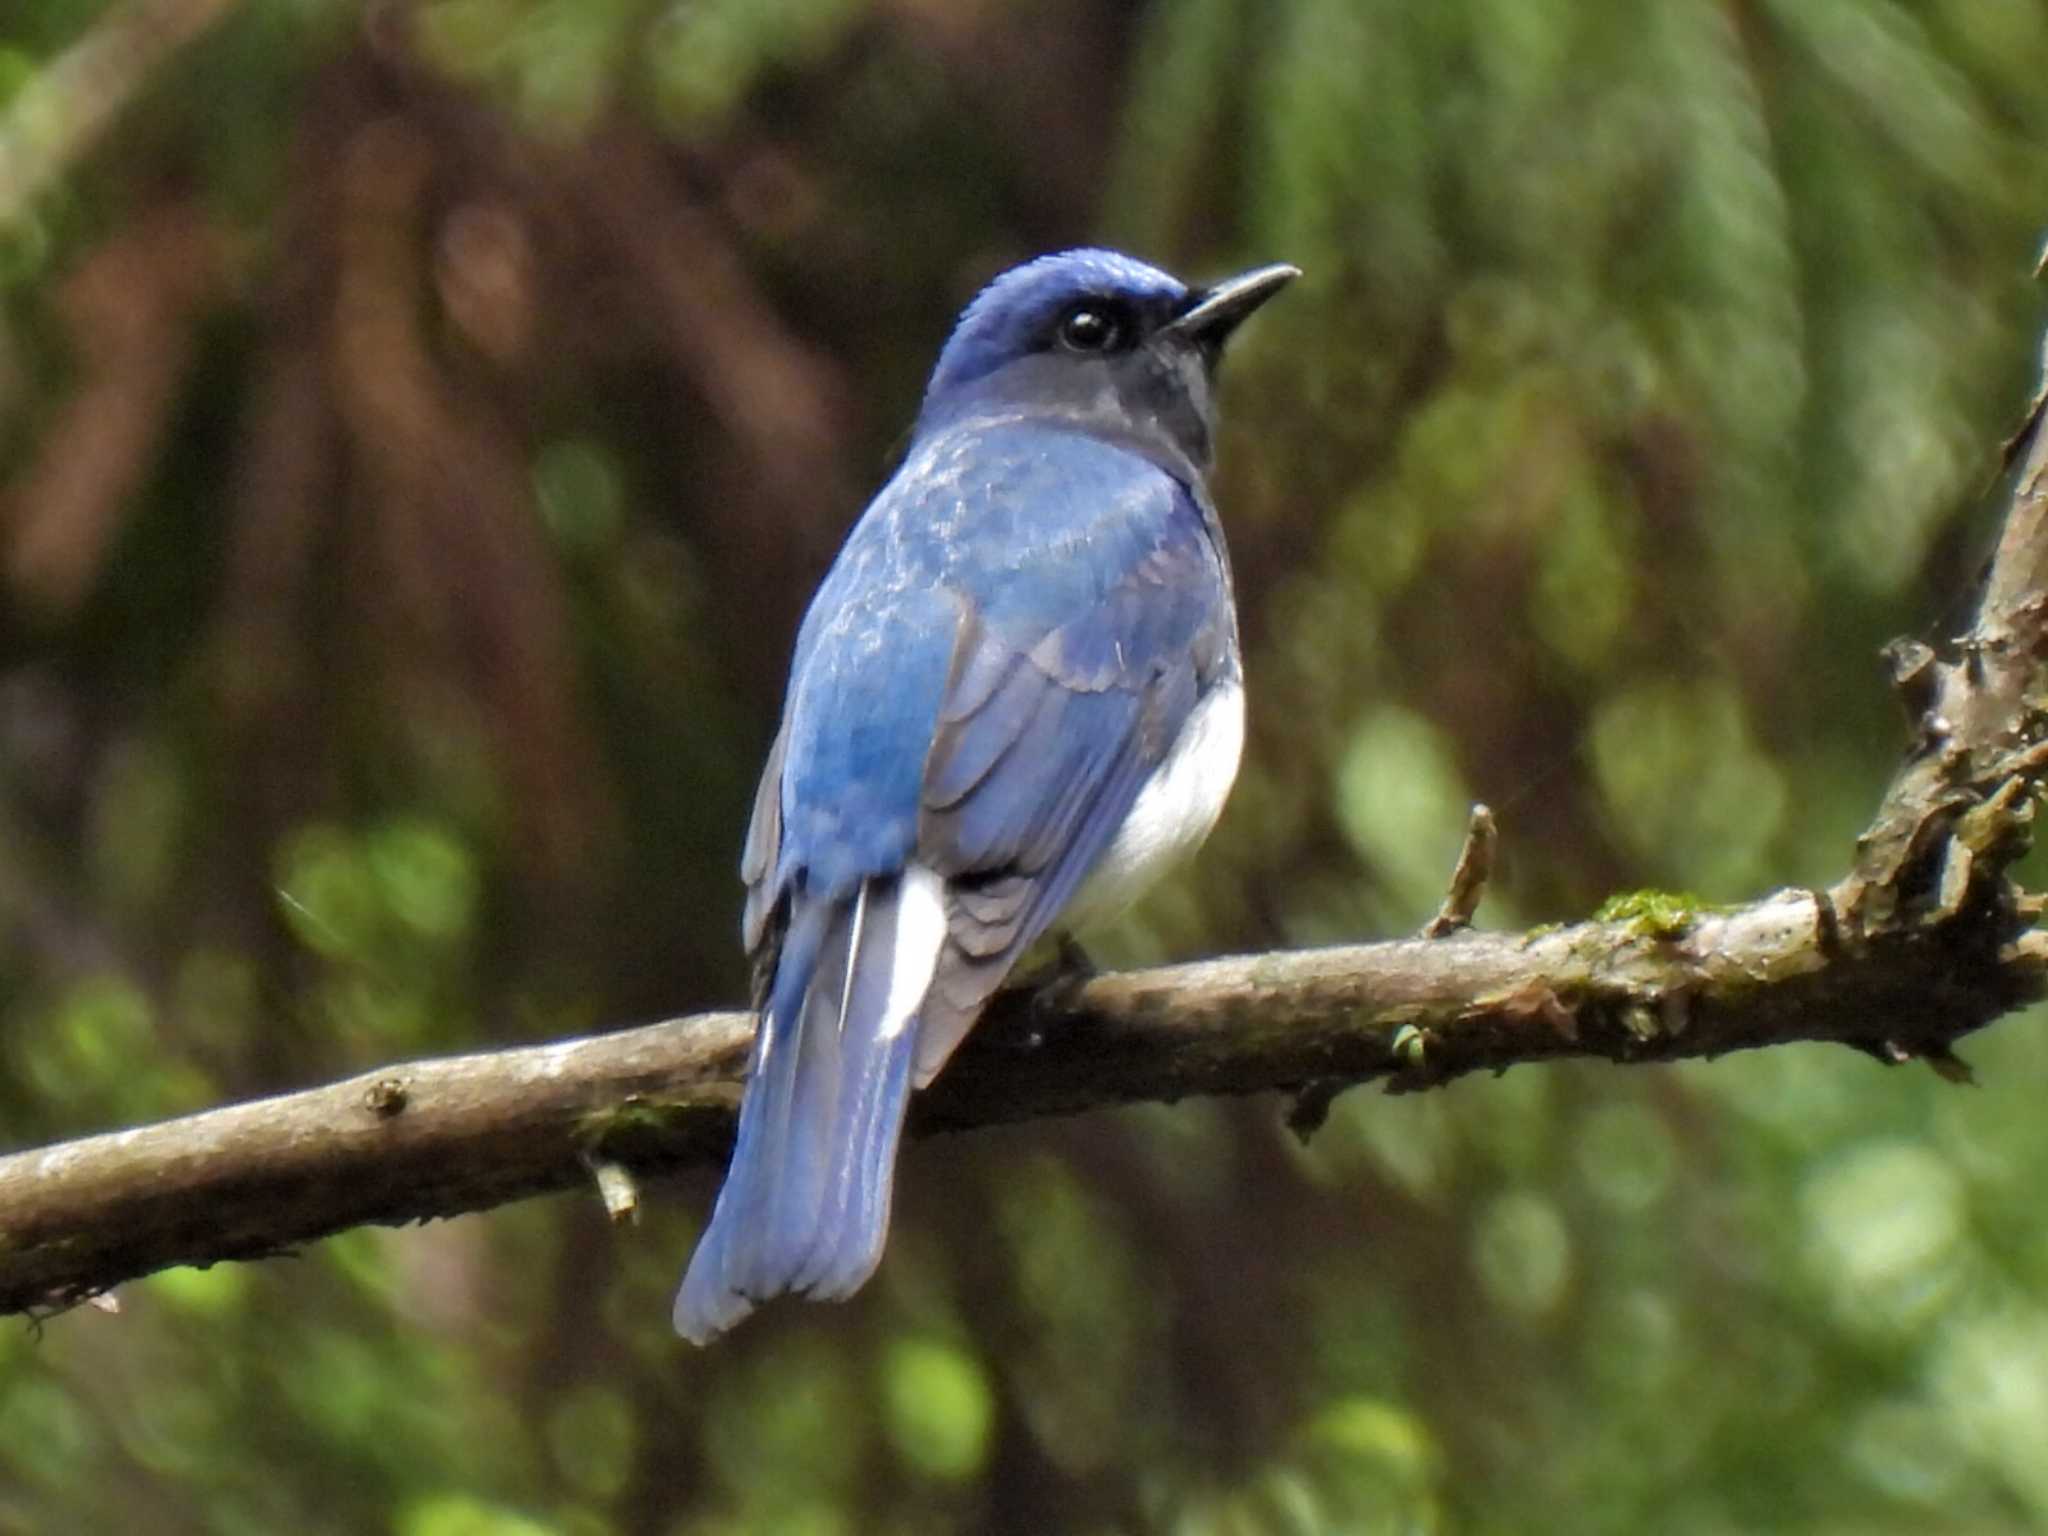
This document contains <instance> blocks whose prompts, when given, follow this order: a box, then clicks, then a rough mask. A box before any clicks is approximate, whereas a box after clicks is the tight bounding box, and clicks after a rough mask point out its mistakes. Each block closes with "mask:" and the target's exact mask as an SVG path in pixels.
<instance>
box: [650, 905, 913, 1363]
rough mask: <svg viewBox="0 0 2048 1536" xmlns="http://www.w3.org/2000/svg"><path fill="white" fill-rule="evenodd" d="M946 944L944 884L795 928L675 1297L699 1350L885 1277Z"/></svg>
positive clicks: (808, 917)
mask: <svg viewBox="0 0 2048 1536" xmlns="http://www.w3.org/2000/svg"><path fill="white" fill-rule="evenodd" d="M943 935H944V908H943V897H942V895H941V894H940V891H939V887H938V882H937V879H936V877H934V876H930V875H929V874H928V873H926V872H924V871H920V870H913V871H912V872H911V873H910V874H909V875H907V876H905V877H904V878H902V879H888V880H870V881H868V882H867V883H866V884H865V885H864V886H863V887H862V890H861V892H860V893H859V894H858V895H857V896H856V897H855V898H854V899H853V900H851V901H839V902H829V903H827V902H804V901H801V900H800V901H799V903H798V910H797V911H796V912H795V913H794V914H793V915H792V919H791V923H790V927H789V931H788V933H787V935H786V937H785V939H784V943H783V948H782V954H781V958H780V960H779V962H778V964H777V966H776V971H775V980H774V983H773V985H772V986H771V988H770V989H769V994H768V1003H767V1007H766V1008H765V1009H763V1011H762V1017H761V1026H760V1030H759V1032H758V1034H757V1035H756V1038H755V1042H754V1059H753V1064H752V1067H751V1069H750V1073H749V1077H748V1081H747V1089H746V1096H745V1098H744V1099H743V1100H742V1102H741V1105H740V1123H739V1133H738V1136H737V1138H736V1139H735V1141H734V1144H733V1153H732V1162H731V1164H730V1165H729V1166H728V1168H727V1170H726V1175H725V1185H724V1187H723V1188H722V1189H721V1190H720V1191H719V1192H718V1204H717V1206H716V1208H715V1209H714V1210H713V1211H712V1213H711V1224H710V1226H709V1227H707V1228H706V1229H705V1232H704V1236H703V1239H702V1241H700V1242H699V1243H698V1245H697V1252H696V1254H695V1255H694V1256H693V1257H692V1258H691V1260H690V1268H689V1272H688V1273H687V1274H685V1275H684V1276H683V1285H682V1289H681V1291H679V1292H678V1293H677V1295H676V1305H675V1326H676V1332H678V1333H680V1334H681V1335H683V1337H684V1338H686V1339H689V1340H690V1341H691V1342H692V1343H696V1344H703V1343H707V1342H708V1341H710V1340H711V1339H712V1338H715V1337H716V1336H717V1335H718V1334H720V1333H723V1332H724V1331H725V1330H726V1329H728V1328H730V1327H732V1326H733V1325H734V1324H735V1323H737V1322H739V1321H740V1320H741V1319H742V1318H744V1317H745V1316H746V1315H747V1314H748V1313H749V1312H751V1311H753V1309H754V1306H755V1304H756V1303H757V1302H761V1301H765V1300H766V1299H768V1298H769V1297H770V1296H776V1295H780V1294H781V1293H783V1292H785V1291H796V1292H801V1293H804V1294H807V1295H809V1296H812V1297H814V1298H817V1299H819V1300H838V1299H840V1298H842V1297H845V1296H850V1295H852V1294H853V1292H854V1291H856V1290H858V1289H859V1288H860V1286H861V1284H862V1282H863V1281H865V1280H866V1279H867V1278H868V1276H869V1275H871V1274H873V1273H874V1270H875V1266H876V1265H877V1264H878V1263H880V1262H881V1258H882V1245H883V1243H884V1241H885V1240H886V1239H887V1237H888V1234H889V1197H890V1191H891V1189H892V1187H893V1186H894V1183H895V1167H896V1145H897V1141H898V1138H899V1136H900V1135H901V1132H902V1129H903V1115H904V1110H905V1108H906V1106H907V1105H908V1103H909V1099H910V1085H911V1068H912V1065H913V1063H914V1062H915V1060H916V1057H917V1006H918V1004H919V1003H920V1002H921V1001H922V999H923V995H924V992H925V989H926V988H927V987H928V986H929V984H930V981H931V974H932V966H933V964H934V962H935V961H936V959H937V956H938V946H939V942H940V941H941V939H942V938H943Z"/></svg>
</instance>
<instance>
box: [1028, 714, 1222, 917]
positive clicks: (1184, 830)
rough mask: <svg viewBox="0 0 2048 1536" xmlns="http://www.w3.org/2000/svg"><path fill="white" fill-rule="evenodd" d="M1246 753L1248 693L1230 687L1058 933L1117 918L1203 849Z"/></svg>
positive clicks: (1198, 721)
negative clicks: (1245, 719)
mask: <svg viewBox="0 0 2048 1536" xmlns="http://www.w3.org/2000/svg"><path fill="white" fill-rule="evenodd" d="M1243 753H1244V689H1243V687H1241V686H1240V685H1239V684H1237V683H1236V682H1230V683H1225V684H1222V685H1221V686H1219V687H1218V688H1217V689H1216V691H1215V692H1213V693H1211V694H1210V695H1209V696H1208V697H1207V698H1206V699H1204V700H1202V702H1201V703H1200V704H1197V705H1196V706H1195V710H1194V713H1193V714H1191V715H1189V716H1188V718H1187V723H1186V724H1185V725H1183V726H1182V727H1181V730H1180V735H1179V737H1178V738H1176V740H1175V741H1174V743H1173V747H1172V749H1171V750H1170V751H1169V752H1168V753H1167V757H1166V761H1165V762H1163V763H1161V764H1160V765H1159V766H1158V767H1157V768H1155V769H1154V770H1153V771H1152V777H1151V778H1149V779H1147V780H1146V781H1145V787H1144V788H1143V789H1141V790H1139V791H1138V798H1137V801H1136V802H1135V803H1134V804H1133V805H1132V806H1131V814H1130V815H1129V816H1128V817H1126V818H1125V820H1124V824H1123V827H1122V828H1121V829H1120V830H1119V831H1118V832H1117V835H1116V838H1115V840H1114V841H1112V842H1111V843H1110V845H1109V847H1108V848H1107V849H1106V850H1105V851H1104V852H1103V855H1102V857H1101V859H1100V860H1099V861H1098V862H1097V863H1096V865H1095V868H1094V869H1093V870H1091V871H1090V872H1089V874H1088V878H1087V879H1086V880H1085V881H1084V882H1082V885H1081V889H1080V891H1079V892H1078V893H1076V895H1075V897H1074V899H1073V900H1072V901H1070V902H1069V903H1067V909H1066V911H1065V912H1064V913H1062V914H1061V916H1060V919H1059V926H1061V927H1062V928H1074V927H1079V926H1080V925H1082V924H1083V923H1088V922H1099V921H1101V920H1103V919H1106V918H1111V917H1115V916H1116V915H1117V914H1118V913H1120V912H1122V911H1123V910H1124V908H1126V907H1128V906H1129V905H1130V904H1131V903H1132V902H1134V901H1136V900H1137V899H1138V898H1139V897H1140V896H1142V895H1143V894H1144V893H1145V892H1146V891H1147V890H1148V889H1149V888H1150V887H1151V886H1152V884H1153V882H1155V881H1156V880H1158V879H1159V877H1160V876H1161V875H1164V874H1166V873H1167V872H1168V871H1170V870H1171V869H1173V867H1174V866H1175V865H1177V864H1179V863H1180V862H1181V861H1182V860H1184V859H1186V858H1188V857H1189V856H1190V855H1191V854H1193V853H1194V851H1195V850H1196V849H1197V848H1199V847H1201V846H1202V841H1203V839H1205V838H1206V837H1208V835H1209V830H1210V828H1212V827H1214V826H1215V825H1216V818H1217V817H1218V816H1220V815H1221V814H1222V813H1223V802H1224V801H1225V800H1227V799H1229V798H1230V786H1231V785H1232V784H1233V783H1235V782H1236V781H1237V763H1238V759H1239V758H1240V757H1241V756H1242V755H1243Z"/></svg>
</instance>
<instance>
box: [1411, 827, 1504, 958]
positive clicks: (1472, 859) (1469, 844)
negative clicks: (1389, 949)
mask: <svg viewBox="0 0 2048 1536" xmlns="http://www.w3.org/2000/svg"><path fill="white" fill-rule="evenodd" d="M1499 845H1500V830H1499V828H1498V827H1496V826H1495V825H1494V820H1493V812H1492V811H1491V810H1489V809H1488V808H1487V807H1486V806H1484V805H1475V806H1473V807H1472V817H1471V820H1470V821H1468V822H1467V823H1466V824H1465V846H1464V847H1463V848H1461V849H1459V850H1458V863H1457V867H1456V868H1454V869H1453V870H1452V871H1451V885H1450V889H1449V890H1447V891H1445V892H1444V904H1443V905H1442V906H1440V907H1438V908H1437V909H1436V916H1435V917H1432V918H1431V919H1430V920H1429V922H1428V923H1427V924H1425V925H1424V926H1423V929H1422V936H1423V937H1424V938H1425V939H1441V938H1444V937H1446V936H1448V935H1450V934H1453V933H1456V932H1457V931H1458V930H1459V929H1460V928H1469V927H1471V926H1472V916H1473V914H1474V913H1476V912H1477V911H1478V910H1479V903H1480V901H1481V900H1483V899H1484V898H1485V895H1486V882H1487V881H1489V880H1491V879H1492V878H1493V855H1494V851H1495V850H1496V849H1497V848H1498V847H1499Z"/></svg>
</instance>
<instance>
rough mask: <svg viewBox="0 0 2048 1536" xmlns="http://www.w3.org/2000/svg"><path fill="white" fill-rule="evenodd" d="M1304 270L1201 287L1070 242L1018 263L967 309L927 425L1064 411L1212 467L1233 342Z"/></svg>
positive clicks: (943, 361) (938, 375)
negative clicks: (1216, 401)
mask: <svg viewBox="0 0 2048 1536" xmlns="http://www.w3.org/2000/svg"><path fill="white" fill-rule="evenodd" d="M1296 275H1297V273H1296V271H1295V269H1294V268H1293V267H1289V266H1270V267H1256V268H1254V269H1252V270H1251V271H1249V272H1244V273H1241V274H1239V275H1238V276H1236V277H1232V278H1226V279H1224V280H1223V281H1222V282H1220V283H1215V284H1212V285H1211V286H1209V287H1207V288H1191V287H1189V286H1188V285H1187V284H1185V283H1183V282H1181V281H1180V280H1179V279H1178V278H1175V277H1173V276H1171V275H1169V274H1168V273H1165V272H1162V271H1160V270H1159V269H1158V268H1157V267H1152V266H1147V265H1146V264H1145V263H1144V262H1142V261H1136V260H1134V259H1132V258H1131V257H1129V256H1124V255H1121V254H1119V253H1118V252H1115V251H1101V250H1078V251H1062V252H1060V253H1059V254H1057V255H1053V256H1041V257H1039V258H1038V260H1036V261H1032V262H1027V263H1026V264H1025V265H1023V266H1021V267H1014V268H1012V269H1011V270H1010V271H1008V272H1005V273H1004V274H1003V275H1002V276H1000V277H998V278H997V279H996V280H995V281H994V282H992V283H990V284H989V285H988V287H987V288H985V289H983V290H982V292H981V294H980V296H979V297H977V298H976V299H975V300H974V302H973V303H972V304H970V305H968V306H967V310H966V312H965V313H964V314H962V315H961V317H960V322H959V324H958V325H956V326H955V327H954V328H953V334H952V336H951V338H950V339H949V340H948V341H947V342H946V346H945V350H944V351H942V352H941V353H940V354H939V361H938V366H937V367H936V368H934V369H933V370H932V377H931V383H930V384H929V385H928V386H927V388H926V390H925V398H924V410H923V413H922V415H921V416H920V418H919V424H920V426H921V427H923V426H937V425H940V424H941V423H943V422H947V421H952V420H956V419H959V418H961V417H965V416H976V415H983V414H990V413H1001V414H1010V413H1019V414H1029V415H1047V416H1056V417H1059V418H1061V419H1065V420H1069V421H1072V422H1074V423H1075V424H1076V425H1077V426H1079V427H1080V428H1082V429H1083V430H1086V431H1089V432H1092V433H1096V434H1098V435H1102V436H1107V437H1114V438H1119V439H1125V440H1129V441H1132V442H1133V443H1134V444H1135V445H1136V446H1138V447H1140V448H1141V449H1147V450H1151V451H1154V452H1163V453H1164V454H1166V455H1167V456H1172V455H1178V456H1180V457H1182V458H1185V460H1186V461H1187V462H1188V463H1189V464H1191V465H1192V466H1193V467H1194V468H1195V469H1196V470H1197V471H1200V470H1202V469H1205V468H1207V466H1208V463H1209V457H1210V443H1211V438H1212V435H1213V430H1214V423H1215V417H1214V406H1213V391H1214V379H1215V370H1216V364H1217V362H1218V361H1219V360H1220V359H1221V357H1222V355H1223V344H1224V342H1225V341H1226V340H1228V339H1229V336H1230V333H1231V332H1232V331H1234V330H1236V329H1237V326H1238V324H1239V322H1241V321H1242V320H1243V319H1244V318H1245V316H1247V315H1249V314H1250V313H1251V312H1252V311H1253V310H1255V309H1257V308H1258V307H1259V306H1260V305H1261V304H1263V303H1264V302H1265V301H1266V300H1267V299H1269V298H1271V297H1272V296H1273V295H1274V294H1275V293H1277V292H1279V290H1280V289H1281V288H1283V287H1284V286H1286V284H1287V283H1288V282H1289V281H1290V280H1291V279H1292V278H1294V277H1295V276H1296Z"/></svg>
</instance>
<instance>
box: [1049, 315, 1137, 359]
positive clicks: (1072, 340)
mask: <svg viewBox="0 0 2048 1536" xmlns="http://www.w3.org/2000/svg"><path fill="white" fill-rule="evenodd" d="M1123 338H1124V325H1123V320H1122V317H1120V316H1119V315H1117V314H1116V312H1115V311H1114V310H1110V309H1106V308H1104V307H1102V306H1101V305H1097V304H1080V305H1076V306H1075V307H1074V308H1072V309H1070V310H1068V311H1067V312H1066V314H1065V315H1064V316H1063V317H1062V318H1061V320H1060V345H1061V346H1063V347H1065V348H1066V349H1067V350H1068V351H1069V352H1109V351H1113V350H1114V349H1115V348H1116V347H1117V346H1118V345H1119V344H1120V343H1121V342H1122V341H1123Z"/></svg>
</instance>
